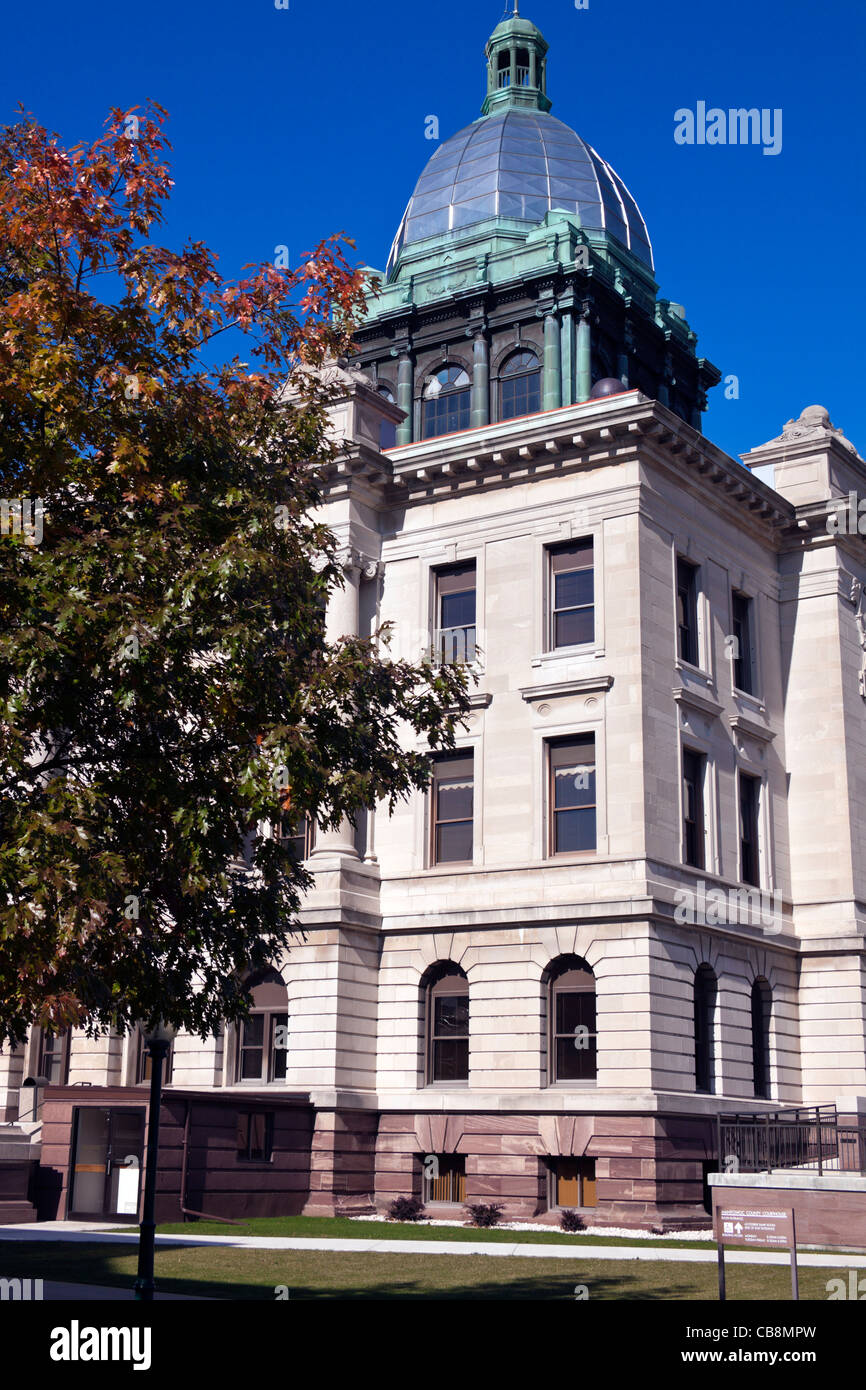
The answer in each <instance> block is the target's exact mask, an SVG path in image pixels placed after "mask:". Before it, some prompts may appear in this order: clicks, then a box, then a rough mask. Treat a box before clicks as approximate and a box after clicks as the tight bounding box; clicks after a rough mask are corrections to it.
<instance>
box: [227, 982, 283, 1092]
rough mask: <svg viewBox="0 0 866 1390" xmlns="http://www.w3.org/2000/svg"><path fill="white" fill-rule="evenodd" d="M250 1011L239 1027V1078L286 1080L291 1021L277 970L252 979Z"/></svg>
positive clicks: (262, 1080)
mask: <svg viewBox="0 0 866 1390" xmlns="http://www.w3.org/2000/svg"><path fill="white" fill-rule="evenodd" d="M250 983H251V984H252V986H253V988H252V1002H251V1012H250V1016H249V1018H247V1019H244V1020H243V1022H242V1023H241V1025H240V1028H239V1030H238V1050H237V1076H236V1080H238V1081H257V1082H259V1083H262V1082H268V1081H284V1080H285V1078H286V1051H287V1048H286V1044H287V1041H288V1039H287V1033H288V1025H289V1016H288V1012H287V1002H288V991H287V989H286V986H285V982H284V980H283V978H282V976H281V975H278V974H277V972H276V970H268V971H265V973H264V974H262V975H259V976H256V978H255V980H254V981H251V982H250Z"/></svg>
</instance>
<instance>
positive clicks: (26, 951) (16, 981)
mask: <svg viewBox="0 0 866 1390" xmlns="http://www.w3.org/2000/svg"><path fill="white" fill-rule="evenodd" d="M138 119H139V138H138V139H137V140H130V139H129V138H128V137H127V136H126V135H125V134H124V133H123V132H124V130H125V129H126V121H127V116H126V115H125V114H124V113H120V112H115V113H113V116H112V121H111V122H110V124H109V126H108V129H107V132H106V134H105V135H104V136H103V137H101V139H100V140H98V141H96V142H95V143H94V144H93V145H91V146H89V147H85V146H83V145H82V146H78V147H76V148H75V149H73V150H70V151H68V152H66V151H62V150H61V149H60V148H59V146H58V144H57V142H56V140H52V138H51V137H49V136H48V135H47V133H46V132H44V131H42V130H41V129H40V128H39V127H37V126H36V125H35V124H34V123H32V122H25V123H23V124H22V125H20V126H16V127H14V128H12V129H11V130H9V131H6V132H5V136H4V137H3V139H2V140H0V496H5V497H7V498H15V497H21V496H27V497H40V498H42V499H43V500H44V504H45V517H44V535H43V538H42V541H41V543H40V544H38V545H35V546H30V545H23V544H20V537H13V536H2V535H0V1042H2V1041H4V1040H14V1039H21V1038H22V1037H23V1036H24V1033H25V1030H26V1028H27V1026H28V1025H29V1024H30V1023H31V1022H33V1021H34V1020H36V1021H48V1020H50V1022H51V1024H52V1026H61V1025H62V1024H63V1023H70V1022H72V1023H81V1024H86V1025H87V1026H88V1027H90V1028H92V1029H99V1028H104V1027H108V1026H124V1025H129V1024H131V1023H134V1022H136V1021H138V1020H139V1019H142V1018H150V1017H153V1016H157V1015H159V1016H162V1017H165V1018H166V1019H168V1020H169V1021H170V1022H172V1023H174V1024H175V1025H176V1026H181V1025H182V1026H185V1027H187V1028H189V1029H192V1030H193V1031H197V1032H199V1033H201V1034H202V1035H205V1034H207V1033H208V1032H210V1031H212V1030H213V1029H214V1028H216V1027H217V1026H218V1025H219V1024H220V1023H221V1021H223V1020H224V1019H225V1018H228V1017H234V1016H236V1015H237V1014H238V1012H240V1011H242V1010H243V1008H244V999H243V992H242V987H241V985H240V978H241V975H242V974H243V973H244V972H245V971H247V970H255V969H257V968H260V967H262V966H264V965H266V964H268V963H269V962H270V961H271V960H273V959H274V958H275V957H277V956H278V955H280V954H281V952H282V951H283V950H284V949H285V948H287V947H289V946H290V944H291V936H292V932H293V931H294V930H295V929H296V914H297V911H298V907H299V904H300V901H301V896H302V893H303V891H304V890H305V888H306V887H308V885H309V881H310V880H309V878H308V876H307V875H306V874H305V873H304V871H303V870H302V869H301V868H300V867H299V866H298V865H297V864H295V863H294V861H293V860H292V858H291V856H290V854H289V852H288V850H287V849H286V848H285V846H284V845H283V844H282V843H281V842H279V841H277V840H275V839H273V838H272V836H271V835H270V833H264V832H265V830H266V829H267V828H268V827H269V826H270V825H272V824H273V822H274V820H275V818H277V817H278V816H279V814H280V812H281V803H282V794H281V788H282V789H283V792H284V790H285V788H286V787H288V788H289V794H290V799H291V809H292V814H293V815H296V816H298V817H299V818H300V817H301V816H302V815H304V814H306V813H309V814H311V815H313V816H314V817H316V819H318V821H319V823H320V824H322V825H323V826H324V825H336V824H337V823H338V822H339V821H340V819H341V818H342V817H343V816H346V815H348V816H350V817H353V816H355V815H356V814H357V812H358V811H359V810H360V809H361V808H364V807H369V806H371V805H373V804H374V803H375V802H377V801H385V802H386V803H388V804H389V805H391V806H393V805H394V804H395V803H396V802H397V800H399V798H400V797H403V796H405V795H407V794H408V793H409V792H410V791H411V790H412V788H413V787H419V786H422V785H424V783H425V782H426V779H427V759H426V756H425V755H424V754H423V753H417V752H414V751H407V750H406V748H405V742H406V730H407V729H408V730H410V731H414V732H415V733H416V734H420V735H422V736H423V737H424V738H425V739H426V741H427V744H428V745H429V746H430V747H435V746H441V747H449V746H451V745H452V743H453V735H454V727H455V724H456V722H457V721H458V720H459V718H460V716H461V715H462V714H464V713H465V712H466V708H467V699H466V692H465V676H464V675H463V673H462V672H461V671H459V670H457V669H451V668H449V669H443V670H437V669H435V668H433V667H431V666H429V665H426V664H422V665H420V666H417V667H416V666H413V665H412V664H410V663H406V662H392V661H391V660H390V659H389V658H388V656H387V645H386V643H385V641H384V640H382V642H381V644H380V641H379V640H378V639H379V638H380V637H381V638H382V639H384V638H385V636H386V634H377V637H376V638H374V639H372V640H369V641H364V640H361V639H352V640H350V641H345V642H341V643H338V644H336V645H331V646H329V645H327V644H326V642H325V636H324V620H323V600H325V599H326V598H327V595H328V593H329V592H330V591H331V590H332V589H333V588H334V586H335V585H337V584H338V583H340V582H341V579H340V574H339V570H338V568H337V566H336V564H335V551H336V545H335V541H334V538H333V536H331V534H330V533H329V532H328V530H327V529H326V528H325V527H324V526H322V525H321V523H320V522H318V521H314V520H313V513H314V510H315V508H316V507H317V506H318V505H319V503H320V502H321V491H320V478H321V470H322V468H323V466H324V465H325V464H326V463H328V462H329V461H330V460H331V459H332V457H333V452H334V450H333V446H332V445H331V444H330V443H329V441H328V436H327V432H326V414H325V412H326V409H327V405H328V400H329V396H328V392H327V390H326V389H325V388H324V387H323V386H322V385H321V382H320V381H319V379H318V378H317V377H316V376H315V374H314V373H310V372H308V371H305V373H304V375H303V377H302V378H299V389H300V391H301V395H300V397H299V398H298V399H297V400H295V401H294V402H293V403H289V402H288V401H287V400H286V399H285V397H284V396H282V395H281V392H282V388H283V387H284V385H285V381H286V376H287V374H288V373H289V372H292V371H294V370H295V369H296V368H297V367H298V365H299V364H304V366H308V365H315V364H316V363H318V362H321V361H322V360H323V358H324V356H325V355H326V354H331V355H335V356H336V355H338V354H340V353H341V352H344V351H345V350H346V349H347V348H348V346H349V342H350V335H351V321H352V315H353V313H356V312H357V311H358V308H359V306H360V305H361V303H362V289H361V275H360V273H358V272H355V271H352V270H351V269H350V268H349V267H348V265H347V264H346V262H345V261H344V259H343V256H342V252H341V249H340V245H339V241H338V240H337V239H331V240H330V241H329V242H327V243H325V244H323V245H322V246H321V247H319V248H318V249H317V251H316V252H314V253H313V255H312V256H311V257H308V258H306V260H305V263H304V265H303V266H302V267H301V268H300V269H299V270H297V271H293V272H288V271H277V270H275V268H274V267H272V266H264V267H261V268H259V270H258V271H256V272H255V273H253V274H252V275H250V276H249V277H248V278H247V279H246V280H244V281H242V282H241V283H240V284H238V285H226V284H225V283H224V282H223V281H222V280H221V278H220V276H219V274H218V272H217V270H216V261H215V258H214V256H213V255H212V253H211V252H210V251H209V250H208V249H207V247H205V246H204V245H203V244H202V243H194V244H192V245H190V246H188V247H187V248H185V249H184V250H183V251H182V252H180V253H178V252H172V251H169V250H166V249H164V248H161V247H158V246H154V245H151V244H149V243H147V242H145V241H144V240H143V238H144V235H145V234H146V232H147V230H148V229H149V228H150V227H152V226H154V225H155V224H157V223H158V220H159V216H160V209H161V207H162V205H163V204H164V202H165V199H166V198H167V197H168V193H169V188H170V179H169V177H168V171H167V168H166V167H165V165H164V163H163V152H164V150H165V148H166V142H165V140H164V137H163V136H162V133H161V132H162V125H163V121H164V113H161V112H160V111H159V110H158V109H157V108H152V109H150V110H149V111H146V112H145V114H144V115H142V116H141V117H140V118H138ZM106 270H109V271H110V272H111V274H112V276H113V283H114V285H115V287H116V292H115V293H113V295H112V299H111V302H101V301H100V299H99V297H98V296H99V293H100V292H101V286H102V285H103V283H105V280H106V277H105V275H104V274H103V272H104V271H106ZM97 272H98V273H99V274H98V278H96V273H97ZM298 300H300V305H298V303H297V301H298ZM232 325H235V326H237V327H240V328H241V329H242V330H243V331H244V333H245V334H246V335H247V339H248V351H247V356H248V357H249V358H250V359H251V360H253V361H255V362H258V364H259V366H258V367H253V368H250V367H249V366H248V365H247V364H246V363H245V362H241V361H240V360H239V359H237V358H235V359H233V360H231V361H227V362H224V363H222V364H219V365H218V366H216V367H214V368H212V369H205V368H203V367H202V361H203V360H204V358H205V356H206V355H207V354H208V352H210V351H211V349H210V347H209V345H210V344H211V343H212V342H213V339H214V338H215V337H216V336H217V335H218V334H220V333H222V332H224V331H225V330H226V329H227V328H229V327H231V326H232ZM211 355H212V353H211ZM277 509H279V511H278V510H277ZM277 516H278V517H279V524H276V520H275V518H277ZM278 770H279V777H277V771H278Z"/></svg>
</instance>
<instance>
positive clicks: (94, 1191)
mask: <svg viewBox="0 0 866 1390" xmlns="http://www.w3.org/2000/svg"><path fill="white" fill-rule="evenodd" d="M144 1113H145V1112H144V1110H140V1109H135V1110H133V1109H131V1108H126V1107H122V1108H121V1107H118V1108H112V1109H106V1108H103V1107H102V1106H96V1105H87V1106H84V1105H81V1106H76V1107H75V1110H74V1112H73V1115H74V1119H73V1126H74V1129H73V1139H72V1190H71V1193H70V1199H69V1215H70V1216H99V1217H104V1216H119V1217H126V1218H127V1220H130V1219H131V1220H135V1218H136V1217H137V1215H138V1194H139V1184H140V1179H141V1159H142V1153H143V1151H144Z"/></svg>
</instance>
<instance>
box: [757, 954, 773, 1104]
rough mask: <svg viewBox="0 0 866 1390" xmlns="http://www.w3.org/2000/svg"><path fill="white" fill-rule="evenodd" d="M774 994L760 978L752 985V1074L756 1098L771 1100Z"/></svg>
mask: <svg viewBox="0 0 866 1390" xmlns="http://www.w3.org/2000/svg"><path fill="white" fill-rule="evenodd" d="M772 1007H773V994H772V991H771V989H770V986H769V984H768V982H767V981H766V980H765V979H763V978H759V979H757V980H755V983H754V984H753V985H752V1074H753V1076H754V1081H755V1098H756V1099H757V1100H769V1099H770V1014H771V1012H772Z"/></svg>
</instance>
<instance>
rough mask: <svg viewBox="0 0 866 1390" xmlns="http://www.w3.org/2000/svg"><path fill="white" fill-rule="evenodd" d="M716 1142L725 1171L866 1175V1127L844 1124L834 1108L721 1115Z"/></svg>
mask: <svg viewBox="0 0 866 1390" xmlns="http://www.w3.org/2000/svg"><path fill="white" fill-rule="evenodd" d="M716 1139H717V1143H718V1157H719V1171H720V1172H732V1171H733V1172H738V1173H767V1172H772V1171H773V1169H777V1168H805V1169H809V1170H814V1171H815V1172H817V1173H819V1174H823V1173H826V1172H833V1173H866V1124H861V1125H850V1124H842V1123H840V1121H839V1117H838V1115H837V1114H836V1107H835V1105H811V1106H808V1107H796V1108H792V1109H790V1110H776V1111H774V1112H772V1113H770V1112H768V1113H766V1114H763V1115H719V1116H718V1117H717V1121H716Z"/></svg>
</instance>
